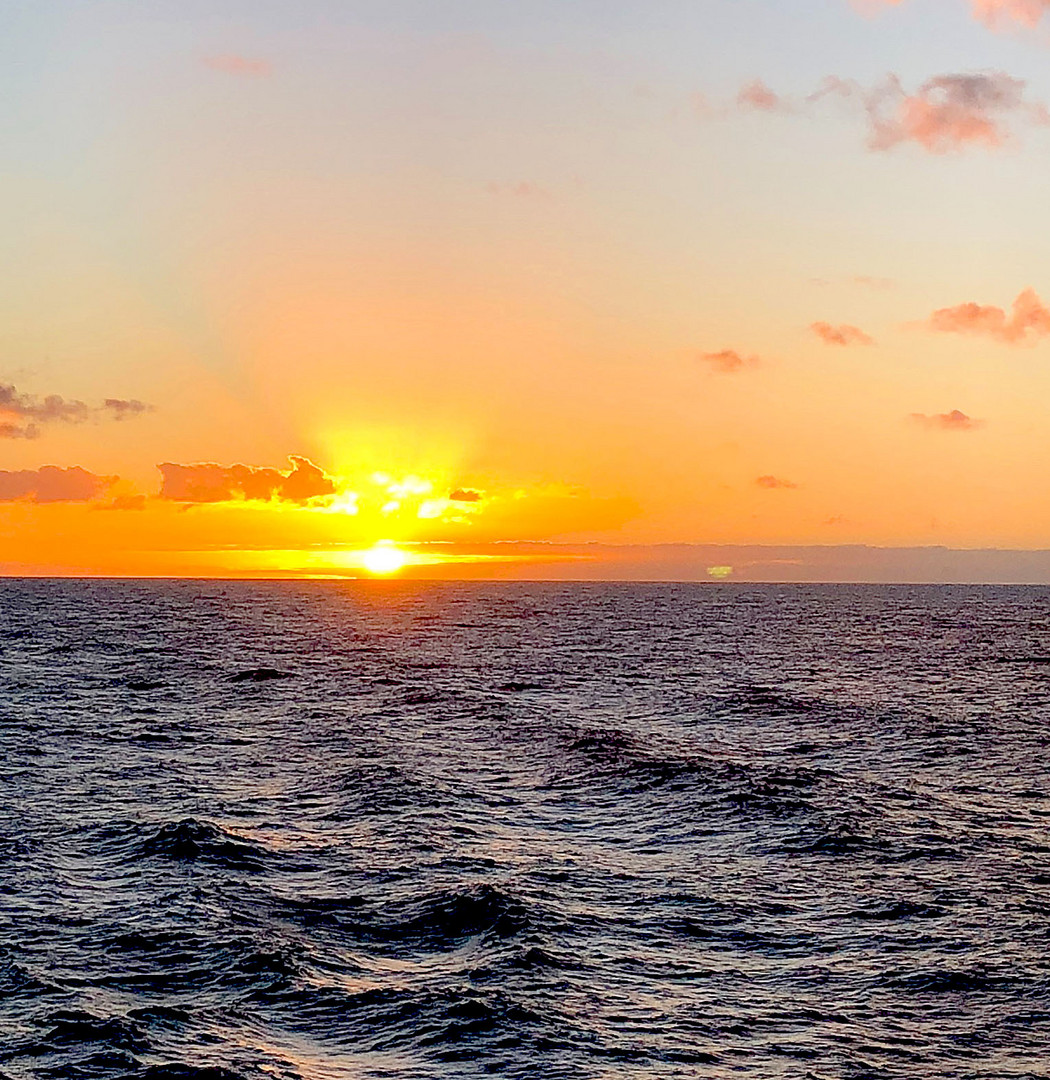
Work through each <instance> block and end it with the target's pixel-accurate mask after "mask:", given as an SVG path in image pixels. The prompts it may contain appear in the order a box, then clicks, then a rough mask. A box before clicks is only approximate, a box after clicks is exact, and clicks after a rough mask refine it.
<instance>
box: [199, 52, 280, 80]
mask: <svg viewBox="0 0 1050 1080" xmlns="http://www.w3.org/2000/svg"><path fill="white" fill-rule="evenodd" d="M204 66H205V67H209V68H211V69H212V71H221V72H222V73H223V74H224V75H239V76H241V77H243V78H249V79H261V78H264V77H265V76H267V75H270V74H272V72H273V68H272V66H271V65H270V62H269V61H268V60H260V59H258V58H256V57H250V56H239V55H238V54H236V53H225V54H223V55H221V56H206V57H205V58H204Z"/></svg>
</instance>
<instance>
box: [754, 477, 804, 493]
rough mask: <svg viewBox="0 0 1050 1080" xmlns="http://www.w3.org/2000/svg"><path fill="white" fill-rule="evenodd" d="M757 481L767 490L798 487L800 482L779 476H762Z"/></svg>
mask: <svg viewBox="0 0 1050 1080" xmlns="http://www.w3.org/2000/svg"><path fill="white" fill-rule="evenodd" d="M755 483H756V484H757V485H758V486H759V487H760V488H765V489H766V490H767V491H788V490H794V489H795V488H797V487H798V484H795V483H792V481H790V480H782V479H781V478H780V477H779V476H760V477H758V479H756V480H755Z"/></svg>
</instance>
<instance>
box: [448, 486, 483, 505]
mask: <svg viewBox="0 0 1050 1080" xmlns="http://www.w3.org/2000/svg"><path fill="white" fill-rule="evenodd" d="M448 498H449V501H450V502H462V503H476V502H481V492H480V491H474V490H473V488H456V490H455V491H452V492H450V493H449V496H448Z"/></svg>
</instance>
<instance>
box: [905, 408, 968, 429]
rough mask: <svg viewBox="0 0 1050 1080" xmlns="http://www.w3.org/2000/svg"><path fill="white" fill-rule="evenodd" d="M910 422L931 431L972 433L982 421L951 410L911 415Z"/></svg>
mask: <svg viewBox="0 0 1050 1080" xmlns="http://www.w3.org/2000/svg"><path fill="white" fill-rule="evenodd" d="M911 418H912V420H914V421H915V422H916V423H917V424H921V425H922V426H923V427H925V428H927V429H929V430H931V431H973V430H974V429H975V428H979V427H980V426H981V424H982V423H983V421H981V420H975V419H974V418H973V417H972V416H967V415H966V413H964V412H960V410H958V409H952V411H951V412H946V413H936V414H934V415H933V416H927V415H926V413H912V414H911Z"/></svg>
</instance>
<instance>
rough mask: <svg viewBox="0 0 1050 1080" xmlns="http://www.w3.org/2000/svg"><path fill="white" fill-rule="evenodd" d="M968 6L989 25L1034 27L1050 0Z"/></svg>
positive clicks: (874, 0)
mask: <svg viewBox="0 0 1050 1080" xmlns="http://www.w3.org/2000/svg"><path fill="white" fill-rule="evenodd" d="M901 3H903V0H866V2H865V3H864V5H863V6H865V7H869V8H875V7H880V6H881V7H899V6H900V4H901ZM970 7H971V10H972V11H973V14H974V15H975V17H976V18H978V19H980V20H981V21H982V22H984V23H987V24H988V25H989V26H998V25H1000V24H1001V23H1002V22H1003V21H1004V20H1011V19H1012V20H1013V21H1015V22H1019V23H1021V25H1022V26H1028V27H1031V28H1033V29H1034V28H1035V27H1036V26H1038V25H1039V23H1040V21H1041V20H1042V18H1043V16H1044V15H1045V14H1046V13H1047V12H1050V0H971V2H970Z"/></svg>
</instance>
